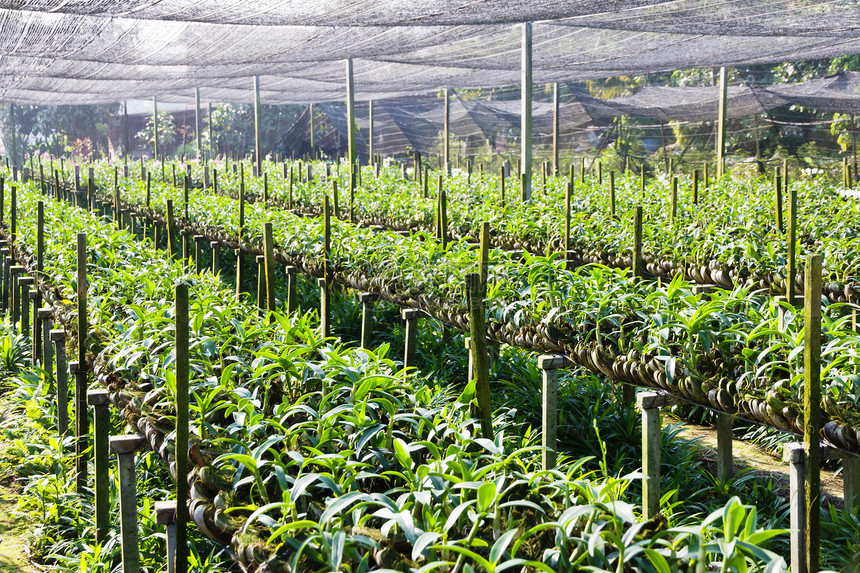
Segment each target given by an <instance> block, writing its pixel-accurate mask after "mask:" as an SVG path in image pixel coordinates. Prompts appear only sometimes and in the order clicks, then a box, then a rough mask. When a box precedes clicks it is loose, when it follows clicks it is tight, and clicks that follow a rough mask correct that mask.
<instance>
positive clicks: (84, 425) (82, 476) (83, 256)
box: [75, 233, 90, 493]
mask: <svg viewBox="0 0 860 573" xmlns="http://www.w3.org/2000/svg"><path fill="white" fill-rule="evenodd" d="M77 267H78V268H77V275H78V276H77V279H78V285H77V286H78V293H77V295H78V296H77V298H78V373H76V374H75V474H76V475H75V491H77V492H78V493H83V491H84V488H85V487H86V486H87V454H86V452H87V450H88V448H87V437H88V436H89V430H90V427H89V418H88V416H87V382H86V380H87V377H86V372H87V347H86V340H87V235H86V233H78V235H77Z"/></svg>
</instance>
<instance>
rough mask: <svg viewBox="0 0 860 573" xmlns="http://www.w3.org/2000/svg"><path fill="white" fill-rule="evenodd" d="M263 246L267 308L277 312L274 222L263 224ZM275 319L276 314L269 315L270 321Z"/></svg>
mask: <svg viewBox="0 0 860 573" xmlns="http://www.w3.org/2000/svg"><path fill="white" fill-rule="evenodd" d="M263 247H264V249H265V251H264V257H265V265H266V268H265V271H266V309H267V310H268V311H269V312H270V313H272V312H275V310H276V309H275V239H274V234H273V229H272V223H270V222H266V223H264V224H263ZM274 320H275V317H274V315H271V314H270V315H269V321H270V322H273V321H274Z"/></svg>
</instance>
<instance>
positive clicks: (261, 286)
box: [257, 255, 266, 314]
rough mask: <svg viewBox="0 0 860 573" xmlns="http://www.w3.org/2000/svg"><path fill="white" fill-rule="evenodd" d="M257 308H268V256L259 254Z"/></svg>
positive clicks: (262, 309)
mask: <svg viewBox="0 0 860 573" xmlns="http://www.w3.org/2000/svg"><path fill="white" fill-rule="evenodd" d="M257 308H259V309H260V314H263V311H264V310H265V309H266V256H265V255H257Z"/></svg>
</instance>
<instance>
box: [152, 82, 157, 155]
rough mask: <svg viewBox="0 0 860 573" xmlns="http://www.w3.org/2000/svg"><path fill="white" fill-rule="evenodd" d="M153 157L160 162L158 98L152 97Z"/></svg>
mask: <svg viewBox="0 0 860 573" xmlns="http://www.w3.org/2000/svg"><path fill="white" fill-rule="evenodd" d="M152 131H153V138H152V140H153V143H152V153H153V155H152V157H153V159H155V160H156V161H158V97H156V96H152Z"/></svg>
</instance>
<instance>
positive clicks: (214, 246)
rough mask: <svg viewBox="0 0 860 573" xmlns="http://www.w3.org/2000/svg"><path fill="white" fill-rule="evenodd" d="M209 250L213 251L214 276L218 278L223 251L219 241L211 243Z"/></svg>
mask: <svg viewBox="0 0 860 573" xmlns="http://www.w3.org/2000/svg"><path fill="white" fill-rule="evenodd" d="M209 248H210V249H211V250H212V274H213V275H215V276H218V273H220V272H221V249H220V248H219V246H218V241H211V242H210V243H209Z"/></svg>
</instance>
